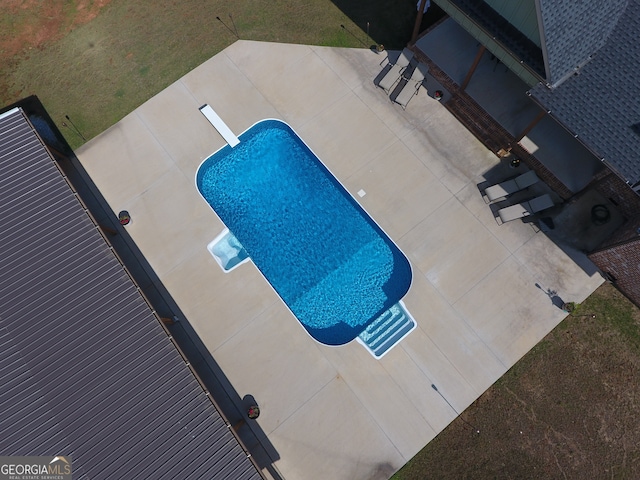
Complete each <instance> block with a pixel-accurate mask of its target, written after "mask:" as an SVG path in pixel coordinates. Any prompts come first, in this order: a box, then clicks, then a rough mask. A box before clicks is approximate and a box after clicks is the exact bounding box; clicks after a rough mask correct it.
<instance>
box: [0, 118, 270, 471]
mask: <svg viewBox="0 0 640 480" xmlns="http://www.w3.org/2000/svg"><path fill="white" fill-rule="evenodd" d="M0 248H1V256H0V411H2V415H1V416H0V432H2V435H0V455H54V454H61V455H68V456H71V457H72V459H73V467H74V478H77V479H81V478H91V479H100V478H110V479H111V478H154V479H156V478H157V479H159V478H171V479H174V478H180V479H185V478H207V479H211V478H220V479H247V480H248V479H256V480H257V479H260V478H262V477H261V475H260V473H259V472H258V470H257V468H256V467H255V465H254V464H253V463H252V462H251V460H250V459H249V458H248V457H247V454H246V453H245V451H244V450H243V449H242V447H241V446H240V444H239V442H238V440H237V438H236V437H235V436H234V435H233V433H232V432H231V431H230V429H229V427H228V425H227V424H226V422H225V421H224V420H223V418H222V416H221V415H220V413H219V412H218V411H217V409H216V408H215V406H214V404H213V403H212V402H211V401H210V399H209V397H208V394H207V393H206V392H205V390H204V389H203V387H202V385H201V384H200V383H199V382H198V381H197V379H196V377H195V376H194V375H193V373H192V372H191V370H190V369H189V367H188V366H187V364H186V363H185V360H184V359H183V357H182V356H181V355H180V353H179V351H178V350H177V349H176V347H175V346H174V344H173V343H172V342H171V340H170V338H169V337H168V335H167V334H166V333H165V330H164V329H163V328H162V326H161V325H160V323H159V321H158V320H157V318H156V317H155V316H154V314H153V312H152V311H151V309H150V307H149V305H148V304H147V303H146V302H145V300H144V299H143V297H142V296H141V294H140V292H139V289H138V288H137V287H136V285H135V284H134V283H133V281H132V280H131V279H130V277H129V276H128V275H127V273H126V271H125V270H124V269H123V267H122V265H121V264H120V263H119V261H118V260H117V258H116V257H115V255H114V254H113V252H112V251H111V248H110V247H109V245H108V244H107V243H106V241H105V240H104V238H103V237H102V236H101V234H100V233H99V231H98V229H97V227H96V225H95V224H94V223H93V222H92V220H91V218H90V217H89V216H88V214H87V213H86V212H85V210H84V209H83V207H82V205H81V203H80V202H79V200H78V199H77V198H76V196H75V195H74V193H73V191H72V190H71V188H70V187H69V185H68V184H67V183H66V181H65V180H64V178H63V176H62V175H61V173H60V171H59V170H58V168H57V167H56V165H55V163H54V161H53V159H52V158H51V157H50V155H49V153H48V152H47V150H46V149H45V147H44V146H43V144H42V143H41V141H40V139H39V137H38V136H37V134H36V133H35V131H34V130H33V128H32V126H31V124H30V123H29V121H28V120H27V118H26V117H25V115H23V113H22V111H21V110H20V109H13V110H11V111H9V112H6V113H5V114H3V115H0Z"/></svg>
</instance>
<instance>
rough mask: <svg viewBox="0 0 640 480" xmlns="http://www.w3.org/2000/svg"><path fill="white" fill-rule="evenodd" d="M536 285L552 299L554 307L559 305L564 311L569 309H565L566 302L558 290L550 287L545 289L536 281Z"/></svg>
mask: <svg viewBox="0 0 640 480" xmlns="http://www.w3.org/2000/svg"><path fill="white" fill-rule="evenodd" d="M535 285H536V287H538V288H539V289H540V290H542V291H543V292H544V294H545V295H546V296H547V297H549V300H551V303H552V304H553V306H554V307H558V308H559V309H560V310H562V311H567V310H565V308H566V302H565V301H564V300H563V299H562V298H561V297H560V296H559V295H558V292H557V291H556V290H551V289H550V288H547V289H546V290H545V289H544V288H542V287H541V286H540V284H538V283H536V284H535Z"/></svg>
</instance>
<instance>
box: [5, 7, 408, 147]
mask: <svg viewBox="0 0 640 480" xmlns="http://www.w3.org/2000/svg"><path fill="white" fill-rule="evenodd" d="M43 4H45V6H43ZM9 10H11V12H10V13H9V14H6V13H5V14H3V15H2V17H1V20H0V22H1V23H0V25H1V26H2V27H3V28H2V29H0V62H2V65H3V68H2V73H1V74H0V103H1V104H3V105H7V104H10V103H13V102H15V101H17V100H19V99H20V98H23V97H26V96H28V95H31V94H35V95H38V97H40V100H41V101H42V103H43V104H44V105H45V107H46V108H47V110H48V112H49V114H50V115H51V117H52V118H53V120H54V121H55V122H56V123H57V124H58V127H59V128H60V130H61V131H62V132H63V133H64V134H65V136H66V138H67V141H68V142H69V143H70V145H71V146H72V147H73V148H75V147H78V146H79V145H80V144H82V143H84V142H83V140H82V139H81V138H80V136H79V135H77V134H75V133H74V132H73V131H72V130H71V129H66V128H63V127H62V122H64V121H65V119H64V117H65V115H68V116H69V118H70V119H71V120H72V121H73V123H74V124H75V125H76V126H77V127H78V129H79V130H80V131H81V132H82V134H83V135H84V137H86V138H87V139H89V138H91V137H93V136H95V135H97V134H99V133H100V132H102V131H104V130H105V129H107V128H108V127H109V126H111V125H113V124H114V123H116V122H117V121H118V120H120V119H121V118H122V117H124V116H125V115H126V114H128V113H129V112H131V111H133V110H134V109H135V108H136V107H138V106H139V105H140V104H142V103H143V102H145V101H146V100H148V99H149V98H151V97H152V96H153V95H155V94H156V93H158V92H160V91H161V90H162V89H164V88H165V87H166V86H168V85H169V84H171V83H173V82H174V81H176V80H178V79H179V78H180V77H182V76H183V75H184V74H185V73H187V72H188V71H190V70H192V69H193V68H195V67H196V66H198V65H200V64H201V63H203V62H204V61H205V60H207V59H209V58H210V57H212V56H213V55H215V54H216V53H218V52H220V51H221V50H223V49H224V48H225V47H227V46H228V45H230V44H231V43H233V42H234V41H235V40H236V38H237V37H236V34H235V32H236V31H237V34H238V37H239V38H241V39H246V40H263V41H273V42H286V43H302V44H311V45H328V46H341V47H355V48H358V47H359V48H368V47H369V46H371V45H372V44H374V43H382V44H384V45H385V46H386V47H387V48H402V47H403V46H404V45H405V44H406V43H407V41H408V40H409V38H410V36H411V32H412V28H413V22H414V20H415V4H414V2H413V1H412V0H408V1H407V0H405V1H404V2H385V1H383V0H373V1H365V0H359V1H356V0H352V1H346V0H335V1H333V2H332V1H331V0H251V1H248V0H234V1H233V2H230V1H223V0H207V1H203V0H181V1H165V2H153V1H150V0H146V1H145V0H102V1H98V2H87V1H86V0H84V1H78V2H64V1H63V0H51V1H49V2H32V1H31V2H30V1H26V2H22V5H21V6H19V7H10V8H9ZM218 18H219V20H218ZM343 26H344V28H343ZM367 31H369V34H370V37H368V36H367ZM66 123H67V124H68V123H69V122H66Z"/></svg>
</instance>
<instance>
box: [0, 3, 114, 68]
mask: <svg viewBox="0 0 640 480" xmlns="http://www.w3.org/2000/svg"><path fill="white" fill-rule="evenodd" d="M109 1H110V0H98V1H89V0H80V1H78V2H67V1H63V0H54V1H48V2H41V1H36V0H5V1H4V2H2V4H3V5H2V7H3V15H2V29H0V61H2V62H3V64H4V63H5V62H6V61H7V60H9V59H11V58H12V57H13V56H14V55H17V54H18V53H20V52H22V51H23V50H25V49H33V48H39V47H42V46H44V45H46V44H48V43H50V42H52V41H54V40H57V39H59V38H61V37H63V36H64V35H66V34H67V33H69V32H70V31H71V30H72V29H73V28H74V27H76V26H78V25H82V24H84V23H87V22H89V21H91V20H93V19H94V18H95V17H96V16H97V15H98V13H99V12H100V10H101V9H102V8H104V7H105V6H106V5H107V4H108V3H109Z"/></svg>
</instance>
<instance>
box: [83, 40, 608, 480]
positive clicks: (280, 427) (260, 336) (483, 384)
mask: <svg viewBox="0 0 640 480" xmlns="http://www.w3.org/2000/svg"><path fill="white" fill-rule="evenodd" d="M383 58H384V55H378V54H376V53H374V52H372V51H369V50H364V49H363V50H356V49H337V48H328V47H312V46H302V45H288V44H273V43H262V42H251V41H237V42H236V43H234V44H233V45H231V46H230V47H228V48H227V49H225V50H224V51H223V52H221V53H219V54H218V55H216V56H214V57H213V58H211V59H210V60H208V61H207V62H205V63H204V64H202V65H200V66H199V67H197V68H196V69H194V70H193V71H191V72H190V73H188V74H187V75H185V76H184V77H183V78H182V79H180V80H179V81H177V82H175V83H174V84H172V85H170V86H169V87H168V88H167V89H165V90H164V91H162V92H161V93H159V94H158V95H156V96H155V97H153V98H152V99H151V100H149V101H148V102H146V103H145V104H143V105H142V106H140V107H139V108H138V109H136V110H135V111H134V112H132V113H131V114H129V115H128V116H126V117H125V118H124V119H123V120H121V121H120V122H118V123H117V124H116V125H114V126H113V127H111V128H110V129H108V130H107V131H105V132H104V133H102V134H101V135H99V136H98V137H96V138H94V139H93V140H91V141H90V142H88V143H87V144H85V145H84V146H83V147H81V148H80V149H78V151H77V152H76V153H77V156H78V158H79V160H80V162H81V163H82V165H83V166H84V168H85V169H86V170H87V172H88V173H89V175H90V176H91V178H92V179H93V181H94V182H95V184H96V185H97V187H98V188H99V189H100V191H101V192H102V194H103V195H104V197H105V198H106V200H107V201H108V203H109V205H110V206H111V208H112V209H113V211H114V212H118V211H120V210H128V211H129V212H130V213H131V217H132V220H133V221H132V223H131V224H130V225H129V226H127V227H126V228H127V232H128V233H129V234H130V235H131V237H132V239H133V240H134V241H135V242H136V244H137V246H138V247H139V248H140V250H141V251H142V253H143V254H144V256H145V257H146V259H147V260H148V262H149V263H150V264H151V266H152V267H153V269H154V271H155V273H156V274H157V276H158V277H159V279H160V280H161V281H162V283H163V284H164V285H165V286H166V288H167V289H168V291H169V292H170V294H171V295H172V297H173V298H174V300H175V301H176V302H177V304H178V305H179V307H180V309H181V310H182V312H183V313H184V315H185V316H186V319H187V320H188V322H189V323H190V324H191V325H192V326H193V328H194V329H195V330H196V331H197V333H198V334H199V336H200V338H201V339H202V341H203V342H204V344H205V345H206V347H207V348H208V350H209V352H211V355H212V356H213V358H214V359H215V361H216V362H217V363H218V364H219V366H220V368H221V369H222V371H223V372H224V374H225V375H226V377H227V378H228V380H229V382H230V383H231V385H232V387H233V388H234V389H235V391H236V392H237V393H238V394H239V396H240V397H242V396H244V395H246V394H250V395H253V396H254V397H255V399H256V400H257V401H258V403H259V404H260V407H261V411H262V413H261V415H260V418H259V419H258V420H257V424H258V425H259V427H260V429H261V430H262V431H263V432H264V433H265V434H266V436H267V437H268V440H269V442H270V443H271V444H272V446H273V449H274V450H275V452H277V454H276V455H271V456H272V460H273V461H274V466H275V468H276V469H277V470H278V472H280V474H281V475H282V477H284V478H289V479H294V478H304V479H316V478H317V479H326V478H331V479H336V480H337V479H345V480H346V479H350V480H351V479H372V478H376V479H377V478H388V477H389V476H390V475H391V474H392V473H393V472H395V471H396V470H397V469H399V468H400V467H401V466H402V465H403V464H404V463H405V462H406V461H407V460H409V459H410V458H411V457H412V456H413V455H415V454H416V453H417V452H418V451H419V450H420V449H421V448H422V447H423V446H424V445H426V444H427V443H428V442H429V441H430V440H432V439H433V438H434V437H435V436H436V435H437V434H438V433H439V432H440V431H441V430H442V429H444V428H445V427H446V426H447V425H448V424H449V423H450V422H451V421H452V420H453V419H454V418H455V417H456V416H457V413H456V412H462V411H463V410H464V409H465V408H466V407H467V406H469V405H470V404H471V403H472V402H473V401H474V400H475V399H476V398H477V397H478V396H480V395H481V394H482V393H483V392H484V391H485V390H486V389H487V388H488V387H489V386H490V385H491V384H492V383H493V382H495V381H496V380H497V379H498V378H499V377H500V376H501V375H503V374H504V373H505V372H506V371H507V370H508V369H509V368H510V367H511V366H512V365H513V364H515V362H517V361H518V359H519V358H521V357H522V356H523V355H524V354H525V353H526V352H527V351H529V350H530V349H531V348H532V347H533V346H534V345H535V344H536V343H538V342H539V341H540V339H542V337H544V336H545V335H546V334H547V333H548V332H549V331H550V330H551V329H553V328H554V327H555V326H556V325H557V324H558V323H559V322H560V321H561V320H562V319H563V318H564V316H565V314H564V313H563V312H562V311H561V310H559V309H558V308H557V307H555V306H554V305H553V304H552V302H551V300H550V298H549V296H548V295H546V294H545V292H544V291H541V290H540V289H539V288H538V287H537V286H536V284H538V285H541V286H542V287H543V288H545V289H547V288H548V289H551V290H555V291H557V292H558V295H559V296H560V297H562V298H563V299H564V300H565V301H574V302H581V301H582V300H584V299H585V298H586V297H587V296H588V295H589V294H590V293H591V292H592V291H593V290H594V289H595V288H596V287H597V286H598V285H600V284H601V283H602V278H601V277H600V275H599V274H598V273H596V272H595V269H594V270H592V271H590V273H586V272H585V270H584V269H582V268H581V267H580V266H578V265H577V264H576V263H575V262H574V261H573V260H572V259H571V258H569V256H567V254H565V253H564V252H563V251H562V250H561V249H560V248H559V247H558V246H556V245H555V244H554V243H553V242H552V241H551V240H549V239H548V238H547V237H546V236H545V235H544V233H542V232H539V231H537V229H535V228H534V226H533V225H531V224H526V223H522V222H520V221H515V222H510V223H508V224H505V225H502V226H498V225H497V223H496V221H495V219H494V217H493V215H492V213H491V210H490V208H489V206H488V205H486V204H485V203H484V201H483V199H482V197H481V195H480V193H479V191H478V188H477V184H478V183H481V182H483V181H484V180H485V178H484V177H483V174H485V172H488V171H490V170H491V169H492V168H493V167H495V166H496V164H498V159H497V158H496V157H495V156H494V155H493V154H492V153H491V152H489V151H488V150H487V149H486V148H485V147H484V146H483V145H482V144H481V143H480V142H479V141H477V140H476V139H475V138H474V137H473V136H472V135H471V134H470V133H469V132H468V131H467V130H466V129H465V128H464V127H463V126H461V125H460V124H459V123H458V122H457V121H456V120H455V118H453V117H452V116H451V115H450V114H449V113H448V112H447V111H446V110H445V108H444V107H443V106H442V105H441V104H440V103H439V102H438V101H436V100H434V99H433V98H431V97H430V96H429V95H428V94H427V92H426V91H425V90H424V89H423V90H422V91H421V92H420V93H419V95H418V96H417V97H415V98H414V99H413V100H412V101H411V103H410V104H409V106H408V107H407V110H406V111H403V110H402V108H400V107H399V106H398V105H394V104H392V103H391V102H390V101H389V98H388V96H386V95H385V94H384V92H383V91H382V89H378V88H376V87H375V86H374V84H373V79H374V78H375V77H376V75H378V73H379V72H380V70H381V67H380V65H379V63H380V62H381V60H382V59H383ZM204 104H209V105H211V107H212V108H213V109H214V110H215V111H216V112H217V114H218V115H219V116H220V117H221V118H222V119H223V120H224V122H226V124H227V125H228V126H229V127H230V128H231V130H232V131H233V132H234V133H235V134H236V135H238V134H240V133H241V132H242V131H244V130H245V129H246V128H248V127H249V126H251V125H252V124H253V123H255V122H257V121H259V120H262V119H264V118H279V119H282V120H284V121H286V122H287V123H289V124H290V125H291V126H292V127H293V128H294V129H295V130H296V131H297V132H298V134H299V135H300V136H301V137H302V138H303V139H304V141H305V142H306V143H307V144H308V145H309V146H310V147H311V148H312V149H313V150H314V152H315V153H316V154H317V155H318V156H319V157H320V158H321V159H322V160H323V162H324V163H325V165H327V167H328V168H329V169H330V170H331V171H332V172H333V173H334V174H335V175H336V176H337V178H338V179H339V180H340V181H341V182H342V183H343V185H344V186H345V187H346V188H347V190H349V192H350V193H351V194H352V195H353V196H354V198H356V199H357V201H358V202H359V203H360V205H362V207H363V208H364V209H365V210H367V211H368V213H369V214H370V215H371V216H372V217H373V218H374V219H375V220H376V221H377V222H378V224H379V225H380V226H381V227H382V228H383V229H384V230H385V231H386V232H387V234H389V236H390V237H391V238H392V239H393V240H394V241H395V242H396V243H397V244H398V246H399V247H400V248H401V249H402V250H403V252H404V253H405V255H407V257H408V258H409V260H410V261H411V264H412V267H413V275H414V278H413V283H412V286H411V288H410V290H409V293H408V294H407V296H406V297H405V299H404V302H405V304H406V306H407V308H408V310H409V311H410V312H411V314H412V315H413V317H414V318H415V320H416V322H417V323H418V327H417V329H416V330H415V331H414V332H412V333H411V334H410V335H409V336H408V337H407V338H405V339H404V340H403V341H402V342H401V343H400V344H399V345H398V346H396V347H395V348H394V349H393V350H392V351H391V352H389V353H388V354H387V355H386V356H385V357H384V358H383V359H381V360H375V359H374V358H373V357H372V356H371V355H370V354H369V353H368V352H367V351H366V350H365V349H364V347H362V346H361V345H359V344H358V343H357V342H355V341H354V342H351V343H349V344H348V345H345V346H342V347H337V348H335V347H333V348H332V347H325V346H322V345H320V344H318V343H316V342H315V341H313V340H312V339H311V338H310V337H309V336H308V335H307V333H306V332H305V330H304V329H303V328H302V327H301V325H300V324H299V323H298V321H297V320H296V319H295V318H294V317H293V316H292V315H291V313H290V312H289V311H288V310H287V308H286V307H285V305H284V304H283V303H282V302H281V301H280V299H279V298H278V297H277V296H276V294H275V293H274V291H273V290H272V288H271V287H270V286H269V285H268V284H267V282H266V281H265V280H264V279H263V277H262V276H261V275H260V273H259V272H258V271H257V270H256V268H255V267H254V265H253V264H252V263H248V264H245V265H242V266H240V267H239V268H237V269H236V270H234V271H232V272H230V273H226V274H225V273H223V272H222V270H221V269H220V267H219V266H218V264H217V263H216V262H215V260H214V258H213V257H212V256H211V255H210V253H209V252H208V251H207V244H208V243H209V242H210V241H211V240H212V239H214V238H215V237H216V236H217V235H218V234H219V233H220V232H221V231H222V230H223V228H224V225H223V224H222V223H221V222H220V220H219V219H218V218H217V216H216V215H215V214H214V213H213V212H212V211H211V209H210V208H209V206H208V205H206V204H205V202H204V200H203V199H202V198H201V197H200V195H199V193H198V191H197V189H196V187H195V180H194V178H195V174H196V170H197V168H198V166H199V165H200V162H201V161H202V160H204V159H205V158H206V157H208V156H209V155H210V154H211V153H213V152H214V151H215V150H217V149H218V148H220V147H221V146H223V145H224V140H223V139H222V137H221V136H220V135H219V134H218V132H217V131H216V130H215V129H214V128H213V127H212V126H211V124H210V123H209V122H208V121H207V120H206V118H204V116H203V115H202V114H201V113H200V111H199V110H198V109H199V108H200V107H201V106H202V105H204ZM360 190H363V191H364V192H366V194H365V195H364V196H362V197H361V196H360V195H358V192H359V191H360ZM572 255H573V256H574V258H575V256H576V255H577V256H579V255H580V254H578V253H576V252H573V254H572ZM581 263H582V264H583V265H584V264H588V261H587V260H586V259H583V261H582V262H581ZM587 270H588V269H587ZM432 385H435V386H436V387H437V389H438V391H436V390H435V389H434V388H433V387H432ZM445 399H446V400H445ZM447 402H449V403H450V404H451V405H452V406H453V408H452V407H451V406H450V405H449V404H448V403H447ZM454 409H455V411H454Z"/></svg>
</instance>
